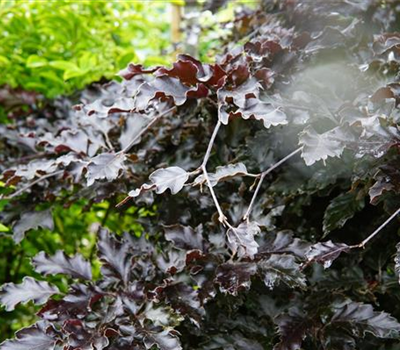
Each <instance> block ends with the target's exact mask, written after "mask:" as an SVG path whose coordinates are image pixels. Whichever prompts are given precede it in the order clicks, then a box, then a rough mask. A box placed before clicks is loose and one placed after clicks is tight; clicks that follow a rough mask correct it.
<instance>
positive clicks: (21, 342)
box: [0, 324, 57, 350]
mask: <svg viewBox="0 0 400 350" xmlns="http://www.w3.org/2000/svg"><path fill="white" fill-rule="evenodd" d="M56 342H57V338H55V337H54V336H52V335H50V334H47V333H46V332H45V329H44V327H41V326H40V325H39V324H35V325H33V326H30V327H27V328H23V329H21V330H20V331H18V332H17V333H16V334H15V339H12V340H6V341H5V342H3V343H1V344H0V350H53V349H54V346H55V344H56Z"/></svg>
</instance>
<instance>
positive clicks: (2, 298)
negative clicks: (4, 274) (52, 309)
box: [0, 277, 60, 311]
mask: <svg viewBox="0 0 400 350" xmlns="http://www.w3.org/2000/svg"><path fill="white" fill-rule="evenodd" d="M58 293H60V291H59V290H58V288H57V287H55V286H52V285H50V284H49V283H47V282H44V281H37V280H35V279H34V278H32V277H24V279H23V280H22V283H20V284H14V283H6V284H4V285H3V286H2V288H1V294H0V303H1V304H2V305H4V306H5V308H6V310H7V311H12V310H14V308H15V306H16V305H18V304H20V303H23V304H25V303H27V302H29V301H31V300H32V301H33V302H34V303H35V304H36V305H41V304H44V303H45V302H46V301H47V299H48V298H50V297H51V296H52V295H54V294H58Z"/></svg>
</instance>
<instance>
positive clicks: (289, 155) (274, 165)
mask: <svg viewBox="0 0 400 350" xmlns="http://www.w3.org/2000/svg"><path fill="white" fill-rule="evenodd" d="M301 150H302V147H300V148H298V149H296V150H295V151H293V152H292V153H290V154H288V155H287V156H286V157H285V158H282V159H281V160H280V161H278V162H276V163H275V164H273V165H272V166H270V167H269V168H268V169H267V170H265V171H263V172H262V173H261V174H260V181H259V182H258V184H257V187H256V189H255V191H254V194H253V197H252V198H251V201H250V205H249V207H248V209H247V211H246V214H245V215H244V216H243V220H249V217H250V213H251V211H252V209H253V206H254V203H255V200H256V197H257V194H258V192H259V191H260V188H261V184H262V182H263V181H264V178H265V177H266V176H267V175H268V174H269V173H270V172H271V171H273V170H275V169H276V168H277V167H279V166H280V165H281V164H283V163H285V162H286V161H287V160H288V159H290V158H292V157H293V156H295V155H296V154H297V153H299V152H300V151H301Z"/></svg>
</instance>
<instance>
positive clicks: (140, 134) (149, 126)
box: [117, 106, 176, 153]
mask: <svg viewBox="0 0 400 350" xmlns="http://www.w3.org/2000/svg"><path fill="white" fill-rule="evenodd" d="M175 108H176V107H175V106H174V107H172V108H170V109H167V110H166V111H164V112H162V113H160V114H159V115H158V116H156V117H155V118H153V120H152V121H151V122H150V123H149V124H147V125H146V127H145V128H144V129H142V130H141V131H140V132H139V134H137V135H136V136H135V137H134V138H133V139H132V140H131V142H129V144H128V145H127V146H125V147H124V148H123V149H122V150H121V151H119V152H117V153H127V152H129V150H130V149H131V148H132V147H133V145H134V144H135V142H136V141H137V140H138V139H139V138H140V137H141V136H142V135H143V134H144V133H145V132H146V131H147V130H149V129H150V128H151V127H152V126H153V125H154V124H155V123H156V122H157V121H158V120H160V118H161V117H163V116H165V115H166V114H168V113H169V112H172V111H173V110H174V109H175Z"/></svg>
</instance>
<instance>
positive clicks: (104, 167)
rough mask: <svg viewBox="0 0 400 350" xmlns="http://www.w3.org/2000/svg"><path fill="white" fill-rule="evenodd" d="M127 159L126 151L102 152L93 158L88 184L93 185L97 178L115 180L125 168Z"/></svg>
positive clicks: (88, 174) (89, 166) (89, 168)
mask: <svg viewBox="0 0 400 350" xmlns="http://www.w3.org/2000/svg"><path fill="white" fill-rule="evenodd" d="M125 159H126V156H125V154H124V153H102V154H99V155H98V156H96V157H94V158H92V160H91V161H90V163H89V165H88V172H87V175H86V176H87V185H88V186H91V185H93V184H94V182H95V181H96V180H102V179H106V180H107V181H113V180H115V179H116V178H117V177H118V176H119V175H120V173H121V172H122V171H123V170H124V169H125V165H124V162H125Z"/></svg>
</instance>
